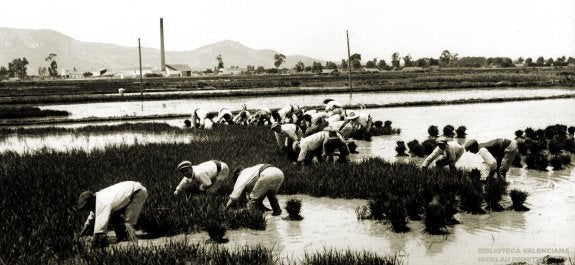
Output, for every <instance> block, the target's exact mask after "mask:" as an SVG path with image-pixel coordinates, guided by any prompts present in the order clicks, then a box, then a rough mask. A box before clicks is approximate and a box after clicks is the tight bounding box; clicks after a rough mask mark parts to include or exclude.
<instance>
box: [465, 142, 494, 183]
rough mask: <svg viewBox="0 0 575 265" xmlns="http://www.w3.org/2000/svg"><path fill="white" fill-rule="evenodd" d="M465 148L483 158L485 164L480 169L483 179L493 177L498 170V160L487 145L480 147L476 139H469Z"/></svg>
mask: <svg viewBox="0 0 575 265" xmlns="http://www.w3.org/2000/svg"><path fill="white" fill-rule="evenodd" d="M465 150H466V151H469V152H471V153H473V154H478V155H479V156H480V157H481V159H482V160H483V166H482V168H481V169H480V172H481V180H486V179H487V178H488V177H492V176H494V175H495V173H496V172H497V160H496V159H495V157H494V156H493V155H492V154H491V153H490V152H489V150H487V148H485V147H480V146H479V143H477V141H476V140H475V139H469V140H467V142H465Z"/></svg>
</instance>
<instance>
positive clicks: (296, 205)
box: [285, 198, 303, 221]
mask: <svg viewBox="0 0 575 265" xmlns="http://www.w3.org/2000/svg"><path fill="white" fill-rule="evenodd" d="M285 209H286V211H287V212H288V216H287V219H288V220H291V221H301V220H302V219H303V217H302V216H301V214H300V212H301V200H300V199H295V198H290V199H288V200H287V201H286V206H285Z"/></svg>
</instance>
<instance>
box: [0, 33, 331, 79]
mask: <svg viewBox="0 0 575 265" xmlns="http://www.w3.org/2000/svg"><path fill="white" fill-rule="evenodd" d="M158 42H160V40H158ZM51 53H53V54H56V57H54V59H53V60H55V61H56V63H57V64H58V69H59V71H61V69H66V68H67V69H68V70H69V71H71V72H73V71H74V70H75V71H76V72H80V73H82V72H93V71H99V70H102V69H108V70H117V71H121V70H126V69H138V68H139V58H138V47H124V46H119V45H115V44H106V43H95V42H83V41H79V40H75V39H72V38H71V37H69V36H66V35H64V34H62V33H60V32H57V31H54V30H48V29H40V30H36V29H15V28H1V27H0V66H4V67H6V68H8V63H9V62H11V61H12V60H14V59H17V58H24V57H25V58H26V60H28V75H38V68H40V67H48V66H49V65H50V61H46V58H47V57H48V56H49V55H50V54H51ZM278 53H281V52H278V51H274V50H270V49H263V50H258V49H252V48H249V47H246V46H244V45H243V44H241V43H239V42H236V41H232V40H223V41H220V42H216V43H213V44H209V45H205V46H202V47H200V48H197V49H194V50H189V51H165V55H166V64H187V65H189V66H190V68H192V69H193V70H206V69H213V68H214V67H215V66H217V64H218V61H217V56H218V55H221V56H222V61H223V63H224V67H231V66H238V67H240V68H246V66H248V65H253V66H255V67H258V66H263V67H265V68H273V67H274V62H275V60H274V55H275V54H278ZM299 61H301V62H303V63H304V65H312V64H313V62H314V61H317V62H321V63H324V61H323V60H319V59H314V58H311V57H307V56H301V55H291V56H287V55H286V59H285V62H284V63H283V64H282V65H281V66H280V67H286V68H293V67H294V66H295V64H296V63H297V62H299ZM142 67H143V68H144V69H159V68H160V50H159V49H155V48H142Z"/></svg>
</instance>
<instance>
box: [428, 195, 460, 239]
mask: <svg viewBox="0 0 575 265" xmlns="http://www.w3.org/2000/svg"><path fill="white" fill-rule="evenodd" d="M424 224H425V229H424V231H425V232H426V233H429V234H432V235H443V234H447V233H449V232H448V231H447V228H448V227H451V226H453V222H452V221H451V216H449V214H448V209H447V207H446V205H445V204H440V203H439V199H438V198H437V197H436V198H435V199H434V200H432V201H431V202H430V203H428V204H427V205H426V206H425V218H424Z"/></svg>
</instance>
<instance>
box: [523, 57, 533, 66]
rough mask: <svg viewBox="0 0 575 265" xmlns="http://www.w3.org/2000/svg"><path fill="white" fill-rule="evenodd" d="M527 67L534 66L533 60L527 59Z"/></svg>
mask: <svg viewBox="0 0 575 265" xmlns="http://www.w3.org/2000/svg"><path fill="white" fill-rule="evenodd" d="M525 66H533V59H531V58H530V57H528V58H527V59H525Z"/></svg>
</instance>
